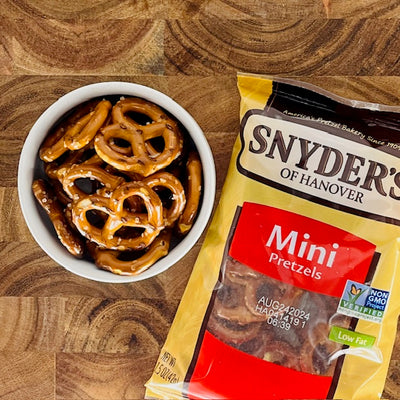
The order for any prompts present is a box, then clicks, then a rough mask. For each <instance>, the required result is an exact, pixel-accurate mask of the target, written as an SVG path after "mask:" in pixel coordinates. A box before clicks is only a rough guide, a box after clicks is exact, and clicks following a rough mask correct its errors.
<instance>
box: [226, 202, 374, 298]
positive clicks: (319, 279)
mask: <svg viewBox="0 0 400 400" xmlns="http://www.w3.org/2000/svg"><path fill="white" fill-rule="evenodd" d="M374 252H375V245H373V244H372V243H370V242H368V241H366V240H364V239H361V238H359V237H357V236H354V235H352V234H351V233H349V232H346V231H344V230H341V229H339V228H336V227H334V226H332V225H328V224H325V223H323V222H320V221H317V220H314V219H311V218H308V217H304V216H302V215H299V214H295V213H292V212H289V211H285V210H281V209H276V208H273V207H269V206H265V205H261V204H255V203H244V204H243V208H242V211H241V214H240V217H239V221H238V224H237V226H236V230H235V234H234V237H233V240H232V245H231V248H230V251H229V255H230V256H231V257H233V258H235V259H236V260H238V261H240V262H241V263H243V264H245V265H247V266H249V267H251V268H253V269H254V270H256V271H259V272H261V273H263V274H265V275H268V276H270V277H271V278H275V279H278V280H280V281H282V282H286V283H290V284H292V285H295V286H297V287H300V288H303V289H307V290H310V291H313V292H317V293H323V294H327V295H331V296H336V297H340V296H341V294H342V291H343V287H344V285H345V283H346V281H347V280H348V279H349V280H355V281H358V282H364V280H365V277H366V276H367V273H368V270H369V267H370V264H371V260H372V257H373V255H374Z"/></svg>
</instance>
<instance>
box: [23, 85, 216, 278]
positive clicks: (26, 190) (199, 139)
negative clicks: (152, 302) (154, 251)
mask: <svg viewBox="0 0 400 400" xmlns="http://www.w3.org/2000/svg"><path fill="white" fill-rule="evenodd" d="M113 95H122V96H126V97H128V96H136V97H141V98H143V99H146V100H149V101H152V102H153V103H156V104H158V105H159V106H160V107H162V108H163V109H164V110H166V111H167V112H169V113H170V114H172V115H173V116H174V117H175V118H176V119H177V120H179V121H180V122H181V123H182V125H183V126H184V127H185V128H186V130H187V131H188V133H189V134H190V136H191V138H192V140H193V142H194V144H195V146H196V148H197V150H198V152H199V154H200V159H201V162H202V165H203V175H204V182H203V197H202V203H201V208H200V210H199V213H198V216H197V219H196V222H195V224H194V225H193V227H192V229H191V230H190V232H189V233H188V235H187V236H186V237H185V238H184V239H183V240H182V241H181V242H180V243H179V244H178V245H177V246H176V247H175V248H173V249H172V250H171V251H170V252H169V254H168V255H167V256H165V257H164V258H162V259H160V260H159V261H157V262H156V263H155V264H154V265H153V266H151V267H150V268H149V269H148V270H146V271H144V272H143V273H141V274H140V275H137V276H120V275H115V274H113V273H111V272H108V271H104V270H101V269H99V268H97V267H96V266H95V264H94V263H93V262H91V261H88V260H85V259H77V258H75V257H74V256H72V255H71V254H70V253H68V251H67V250H66V249H65V248H64V247H63V246H62V245H61V243H60V242H59V240H58V238H57V236H56V234H55V231H54V229H53V227H52V225H51V223H50V221H49V219H48V217H47V215H45V214H44V213H43V210H42V209H41V207H40V206H39V205H38V203H37V201H36V199H35V197H34V195H33V193H32V189H31V185H32V182H33V180H34V179H35V178H38V177H43V176H44V175H43V174H44V173H43V166H42V163H41V161H40V159H39V157H38V151H39V148H40V145H41V144H42V141H43V139H44V138H45V136H46V135H47V133H48V132H49V130H50V128H51V127H52V126H53V125H54V124H55V123H56V122H58V121H59V119H60V118H61V117H62V116H63V115H65V114H66V113H67V112H68V111H69V110H71V109H72V108H74V107H76V106H77V105H79V104H81V103H83V102H85V101H87V100H90V99H92V98H96V97H99V96H113ZM18 195H19V200H20V204H21V208H22V213H23V215H24V218H25V221H26V224H27V225H28V228H29V230H30V232H31V234H32V235H33V237H34V239H35V240H36V242H37V243H38V244H39V245H40V247H41V248H42V249H43V250H44V251H45V252H46V253H47V254H48V255H49V256H50V257H51V258H52V259H53V260H54V261H56V262H57V263H58V264H60V265H62V266H63V267H65V268H66V269H67V270H68V271H70V272H72V273H74V274H76V275H79V276H82V277H85V278H88V279H92V280H95V281H100V282H111V283H119V282H121V283H124V282H133V281H138V280H142V279H146V278H150V277H152V276H154V275H157V274H160V273H161V272H164V271H165V270H167V269H168V268H169V267H171V266H172V265H174V264H175V263H176V262H177V261H178V260H180V259H181V258H182V257H183V256H184V255H185V254H187V252H188V251H189V250H190V249H191V248H192V247H193V246H194V245H195V243H196V242H197V240H198V239H199V237H200V236H201V234H202V233H203V231H204V229H205V227H206V225H207V223H208V221H209V218H210V215H211V212H212V209H213V205H214V199H215V165H214V159H213V155H212V152H211V150H210V147H209V144H208V142H207V140H206V138H205V136H204V134H203V132H202V130H201V128H200V127H199V125H198V124H197V123H196V121H195V120H194V119H193V118H192V117H191V115H190V114H189V113H188V112H187V111H186V110H185V109H184V108H182V107H181V106H180V105H179V104H177V103H176V102H175V101H174V100H172V99H171V98H170V97H168V96H166V95H165V94H163V93H161V92H159V91H157V90H155V89H152V88H149V87H147V86H142V85H138V84H133V83H127V82H102V83H95V84H91V85H87V86H83V87H81V88H78V89H76V90H73V91H71V92H69V93H67V94H66V95H64V96H62V97H61V98H60V99H58V100H57V101H56V102H55V103H54V104H52V105H51V106H50V107H49V108H48V109H47V110H45V111H44V113H43V114H42V115H41V116H40V117H39V119H38V120H37V121H36V122H35V124H34V125H33V127H32V129H31V130H30V132H29V134H28V136H27V138H26V141H25V143H24V146H23V149H22V152H21V156H20V160H19V168H18Z"/></svg>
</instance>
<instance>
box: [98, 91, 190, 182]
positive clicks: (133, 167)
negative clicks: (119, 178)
mask: <svg viewBox="0 0 400 400" xmlns="http://www.w3.org/2000/svg"><path fill="white" fill-rule="evenodd" d="M128 112H136V113H141V114H144V115H146V116H148V117H149V118H151V120H152V121H153V122H152V123H150V124H148V125H140V124H139V123H137V122H135V121H134V120H133V119H132V118H130V117H129V116H127V114H128ZM112 119H113V124H112V125H108V126H106V127H105V128H103V129H102V130H101V132H100V133H99V134H98V135H97V136H96V138H95V149H96V152H97V153H98V154H99V156H100V157H101V158H102V159H103V160H104V161H105V162H107V163H108V164H110V165H112V166H114V167H115V168H117V169H119V170H121V171H132V172H137V173H139V174H141V175H143V176H149V175H150V174H152V173H154V172H156V171H159V170H160V169H163V168H165V167H167V166H168V165H170V164H171V163H172V161H174V160H175V159H176V158H177V157H178V156H179V155H180V154H181V151H182V148H183V141H182V136H181V133H180V131H179V128H178V126H177V124H176V123H175V121H174V120H172V119H171V118H169V117H168V116H167V115H166V114H165V113H164V112H163V111H162V110H161V109H160V108H159V107H157V106H156V105H155V104H152V103H150V102H147V101H145V100H142V99H136V98H129V99H123V100H120V101H119V102H117V104H116V105H115V106H114V107H113V109H112ZM156 137H162V138H163V140H164V149H163V150H162V151H156V150H155V149H154V148H153V147H152V146H151V144H150V143H149V140H151V139H154V138H156ZM118 139H122V140H124V141H125V142H128V143H129V144H130V146H131V150H132V155H126V154H124V153H123V152H122V151H117V150H116V148H115V146H116V145H115V143H116V141H117V140H118Z"/></svg>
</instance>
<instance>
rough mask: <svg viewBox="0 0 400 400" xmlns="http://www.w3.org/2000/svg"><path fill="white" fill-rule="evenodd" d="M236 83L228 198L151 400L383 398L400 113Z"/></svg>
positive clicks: (311, 90) (265, 81)
mask: <svg viewBox="0 0 400 400" xmlns="http://www.w3.org/2000/svg"><path fill="white" fill-rule="evenodd" d="M238 87H239V92H240V96H241V106H240V118H241V129H240V134H239V136H238V138H237V141H236V143H235V145H234V149H233V153H232V158H231V163H230V166H229V170H228V174H227V177H226V181H225V184H224V187H223V191H222V194H221V199H220V203H219V205H218V207H217V210H216V212H215V215H214V218H213V221H212V223H211V225H210V227H209V230H208V233H207V235H206V239H205V242H204V244H203V247H202V249H201V250H200V254H199V256H198V259H197V262H196V264H195V266H194V269H193V272H192V275H191V277H190V280H189V282H188V285H187V288H186V291H185V293H184V296H183V298H182V301H181V304H180V306H179V308H178V311H177V314H176V317H175V320H174V322H173V324H172V326H171V329H170V332H169V335H168V337H167V340H166V343H165V345H164V347H163V348H162V350H161V353H160V356H159V359H158V361H157V363H156V366H155V369H154V372H153V375H152V377H151V378H150V380H149V381H148V383H147V384H146V386H147V389H146V397H147V398H164V399H167V398H168V399H182V398H189V399H344V400H356V399H360V400H372V399H379V398H380V397H381V395H382V391H383V388H384V384H385V379H386V375H387V371H388V366H389V361H390V357H391V352H392V349H393V345H394V341H395V337H396V328H397V319H398V316H399V309H400V290H399V284H400V264H399V259H400V251H399V243H400V204H399V200H400V135H399V132H398V131H399V129H400V113H399V111H400V109H398V108H394V107H387V106H382V105H377V104H369V103H361V102H356V101H350V100H346V99H343V98H339V97H337V96H334V95H332V94H330V93H327V92H325V91H322V90H321V89H319V88H317V87H314V86H310V85H306V84H303V83H300V82H297V81H289V80H278V79H270V78H264V77H260V76H254V75H239V76H238Z"/></svg>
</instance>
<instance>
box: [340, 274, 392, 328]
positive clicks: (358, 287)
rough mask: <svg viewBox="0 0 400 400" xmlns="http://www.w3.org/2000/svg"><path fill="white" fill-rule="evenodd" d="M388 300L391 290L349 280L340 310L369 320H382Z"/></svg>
mask: <svg viewBox="0 0 400 400" xmlns="http://www.w3.org/2000/svg"><path fill="white" fill-rule="evenodd" d="M388 300H389V292H387V291H386V290H381V289H376V288H372V287H370V286H367V285H363V284H362V283H358V282H354V281H347V283H346V286H345V288H344V290H343V294H342V297H341V298H340V302H339V306H338V312H340V313H342V314H345V315H348V316H350V317H356V318H359V319H365V320H367V321H373V322H381V321H382V318H383V314H384V312H385V308H386V305H387V303H388Z"/></svg>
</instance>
